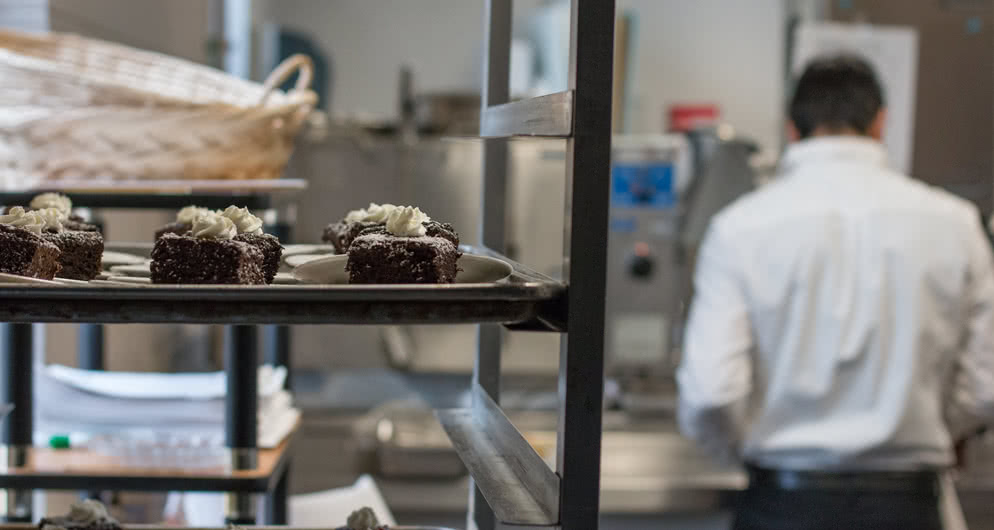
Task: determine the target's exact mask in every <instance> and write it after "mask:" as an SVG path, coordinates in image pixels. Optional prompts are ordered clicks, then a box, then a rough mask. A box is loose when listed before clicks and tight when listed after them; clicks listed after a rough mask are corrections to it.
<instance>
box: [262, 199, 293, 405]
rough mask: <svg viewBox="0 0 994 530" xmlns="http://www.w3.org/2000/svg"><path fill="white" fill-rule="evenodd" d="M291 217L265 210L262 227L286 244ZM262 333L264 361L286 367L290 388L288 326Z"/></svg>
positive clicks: (288, 386) (291, 215)
mask: <svg viewBox="0 0 994 530" xmlns="http://www.w3.org/2000/svg"><path fill="white" fill-rule="evenodd" d="M293 217H294V212H293V211H290V212H289V213H288V214H286V215H284V216H282V217H281V216H279V215H278V212H277V211H276V210H275V209H271V210H267V211H266V212H265V213H264V214H263V219H264V220H265V223H266V224H265V226H264V227H263V228H264V230H265V232H266V233H267V234H273V235H274V236H276V237H278V238H279V239H280V242H281V243H283V244H287V243H289V242H290V241H291V237H292V235H293V225H292V222H293ZM262 333H263V348H264V349H263V352H264V355H265V360H266V363H268V364H271V365H273V366H283V367H286V388H292V387H291V386H290V385H291V382H292V376H293V371H292V366H291V359H290V326H263V328H262Z"/></svg>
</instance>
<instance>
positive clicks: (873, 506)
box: [733, 470, 942, 530]
mask: <svg viewBox="0 0 994 530" xmlns="http://www.w3.org/2000/svg"><path fill="white" fill-rule="evenodd" d="M837 478H838V477H833V480H832V481H830V482H829V483H828V484H825V485H824V486H823V487H819V485H818V481H809V482H808V483H804V481H801V483H800V484H794V483H791V484H784V483H783V481H778V480H769V477H768V476H767V477H766V479H764V478H763V477H760V478H759V479H757V476H756V473H755V470H750V483H749V488H748V489H747V490H746V491H745V492H743V493H742V495H741V496H740V497H739V501H738V504H737V507H736V513H735V524H734V525H733V529H734V530H781V529H783V530H788V529H789V530H942V521H941V518H940V513H939V488H938V481H937V480H936V483H935V484H936V486H935V487H934V488H922V487H900V484H897V486H898V487H886V484H884V485H881V484H879V483H876V484H872V485H871V486H870V487H867V486H866V485H865V483H867V482H871V483H872V482H874V481H873V480H869V481H861V480H860V479H859V475H858V474H850V475H847V476H846V477H845V478H844V479H842V480H835V479H837ZM847 482H848V483H849V485H848V486H846V483H847ZM861 482H863V483H864V484H863V485H861ZM877 482H879V481H877Z"/></svg>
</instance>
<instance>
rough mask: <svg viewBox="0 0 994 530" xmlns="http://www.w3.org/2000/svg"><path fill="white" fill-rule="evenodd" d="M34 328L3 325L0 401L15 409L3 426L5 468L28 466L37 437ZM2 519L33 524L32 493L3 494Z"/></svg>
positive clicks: (0, 331) (0, 329) (20, 490)
mask: <svg viewBox="0 0 994 530" xmlns="http://www.w3.org/2000/svg"><path fill="white" fill-rule="evenodd" d="M32 333H33V330H32V325H31V324H0V360H2V366H3V370H4V373H3V378H2V383H3V389H2V395H0V399H2V400H3V403H9V404H11V405H13V406H14V409H13V410H12V411H11V412H10V414H9V415H8V416H7V418H6V420H5V421H4V422H3V443H4V447H3V449H4V451H3V452H4V455H3V458H4V460H5V462H4V464H5V465H6V466H8V467H20V466H23V465H24V464H25V463H27V456H28V451H29V450H30V448H31V443H32V441H33V440H32V437H33V435H34V423H33V421H34V419H33V414H34V407H33V406H32V405H33V399H34V396H33V393H34V385H33V381H34V377H33V367H34V360H33V356H32V345H33V337H32ZM0 494H2V495H3V497H4V498H3V500H2V502H0V517H2V518H3V520H4V521H5V522H9V523H13V522H18V523H24V522H28V523H29V522H31V519H32V513H31V511H32V510H31V490H23V489H8V490H3V491H0Z"/></svg>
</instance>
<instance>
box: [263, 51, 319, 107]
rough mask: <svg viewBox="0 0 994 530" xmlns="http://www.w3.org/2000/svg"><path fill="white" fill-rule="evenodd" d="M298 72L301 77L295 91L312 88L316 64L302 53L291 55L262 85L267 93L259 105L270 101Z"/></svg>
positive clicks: (298, 78) (294, 88)
mask: <svg viewBox="0 0 994 530" xmlns="http://www.w3.org/2000/svg"><path fill="white" fill-rule="evenodd" d="M298 70H299V71H300V75H299V76H298V77H297V84H296V85H294V87H293V91H294V92H296V91H298V90H307V89H308V88H310V86H311V80H313V79H314V62H313V61H311V58H310V57H308V56H307V55H304V54H302V53H298V54H295V55H291V56H290V57H287V58H286V59H284V60H283V62H281V63H280V64H279V65H278V66H277V67H276V69H274V70H273V71H272V73H270V74H269V77H267V78H266V81H265V82H264V83H263V84H262V88H263V90H265V92H264V93H263V94H262V100H261V101H259V104H260V105H262V104H264V103H265V102H266V100H267V99H269V95H270V94H272V93H273V91H274V90H276V88H277V87H279V86H280V85H282V84H283V82H284V81H286V80H287V79H289V78H290V76H291V75H293V74H294V73H295V72H297V71H298Z"/></svg>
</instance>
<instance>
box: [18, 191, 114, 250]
mask: <svg viewBox="0 0 994 530" xmlns="http://www.w3.org/2000/svg"><path fill="white" fill-rule="evenodd" d="M28 207H29V208H30V209H31V210H35V211H37V210H45V209H48V208H54V209H55V210H57V211H58V212H59V213H60V214H62V228H63V229H65V230H72V231H77V232H100V227H98V226H96V225H92V224H89V223H87V222H85V220H84V219H83V218H82V217H80V216H78V215H76V214H74V213H72V200H71V199H70V198H69V197H67V196H65V195H63V194H61V193H41V194H38V195H35V196H34V198H33V199H31V203H30V204H28ZM102 241H103V238H101V242H102Z"/></svg>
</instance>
